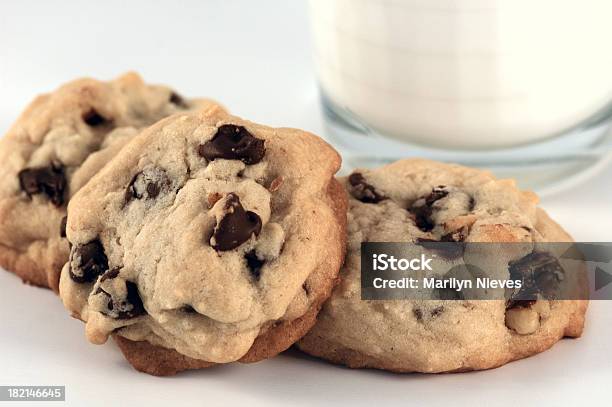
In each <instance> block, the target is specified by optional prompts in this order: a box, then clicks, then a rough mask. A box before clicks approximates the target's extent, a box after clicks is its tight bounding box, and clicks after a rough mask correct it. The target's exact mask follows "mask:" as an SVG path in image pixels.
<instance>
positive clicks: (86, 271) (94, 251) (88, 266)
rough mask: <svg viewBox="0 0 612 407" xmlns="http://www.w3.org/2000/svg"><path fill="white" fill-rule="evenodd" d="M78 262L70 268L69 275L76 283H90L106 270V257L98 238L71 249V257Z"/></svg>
mask: <svg viewBox="0 0 612 407" xmlns="http://www.w3.org/2000/svg"><path fill="white" fill-rule="evenodd" d="M75 256H77V257H78V263H77V264H76V265H74V267H71V268H70V277H71V278H72V280H73V281H74V282H76V283H92V282H94V281H95V280H96V278H98V276H99V275H101V274H103V273H104V272H105V271H106V270H108V259H107V258H106V254H105V253H104V247H103V246H102V243H100V241H99V240H94V241H91V242H89V243H87V244H84V245H82V246H77V247H76V248H74V249H73V251H72V255H71V259H73V258H74V257H75Z"/></svg>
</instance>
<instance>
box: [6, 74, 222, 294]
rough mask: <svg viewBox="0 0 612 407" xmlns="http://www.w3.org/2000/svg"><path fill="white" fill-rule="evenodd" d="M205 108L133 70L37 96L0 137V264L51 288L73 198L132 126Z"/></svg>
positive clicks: (63, 253)
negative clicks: (146, 81) (68, 205)
mask: <svg viewBox="0 0 612 407" xmlns="http://www.w3.org/2000/svg"><path fill="white" fill-rule="evenodd" d="M211 103H213V102H211V101H206V100H187V99H184V98H182V97H181V96H179V94H178V93H176V92H174V91H172V90H171V89H169V88H167V87H165V86H153V85H147V84H145V83H144V82H143V81H142V79H141V78H140V77H139V76H138V75H137V74H135V73H128V74H126V75H123V76H121V77H120V78H118V79H116V80H113V81H109V82H101V81H97V80H94V79H79V80H76V81H73V82H70V83H68V84H65V85H63V86H62V87H60V88H59V89H57V90H56V91H54V92H53V93H49V94H45V95H41V96H39V97H37V98H36V99H35V100H34V101H33V102H32V103H31V104H30V106H28V107H27V108H26V110H25V111H24V112H23V113H22V114H21V116H20V117H19V119H18V120H17V122H16V123H15V124H14V125H13V126H12V127H11V128H10V130H9V131H8V133H7V134H6V135H5V136H4V137H3V138H2V140H0V180H1V181H0V225H1V226H0V265H1V266H2V267H3V268H5V269H7V270H10V271H12V272H14V273H16V274H17V275H18V276H19V277H21V278H22V279H23V280H24V281H25V282H27V283H30V284H34V285H38V286H42V287H51V288H53V289H54V290H56V291H57V288H58V282H59V272H60V270H61V268H62V266H63V265H64V263H66V260H67V259H68V251H69V249H68V242H67V241H66V240H65V239H64V238H63V237H62V236H61V234H62V233H63V218H64V217H65V215H66V205H67V204H68V201H69V200H70V198H71V196H73V195H74V194H75V193H76V191H78V190H79V188H81V187H82V186H83V184H85V183H86V182H87V181H88V180H89V179H90V178H91V177H92V176H93V175H94V174H95V173H96V172H97V171H98V170H99V169H100V168H101V167H102V166H104V165H105V164H106V162H108V161H109V160H110V159H111V158H113V157H114V156H115V155H116V154H117V153H118V151H119V150H120V149H121V147H122V146H123V145H124V144H125V143H126V142H127V141H128V140H129V139H131V138H132V137H133V136H134V135H135V134H136V133H137V130H138V129H140V128H143V127H145V126H148V125H150V124H152V123H154V122H156V121H157V120H159V119H161V118H163V117H166V116H168V115H170V114H173V113H176V112H180V111H184V110H187V109H190V108H191V107H194V106H198V105H200V106H201V105H210V104H211Z"/></svg>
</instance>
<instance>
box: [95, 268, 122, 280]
mask: <svg viewBox="0 0 612 407" xmlns="http://www.w3.org/2000/svg"><path fill="white" fill-rule="evenodd" d="M119 270H120V269H119V268H114V269H112V270H108V271H107V272H106V273H104V274H102V277H100V282H101V283H102V282H104V281H106V280H112V279H113V278H117V277H119Z"/></svg>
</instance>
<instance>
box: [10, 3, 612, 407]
mask: <svg viewBox="0 0 612 407" xmlns="http://www.w3.org/2000/svg"><path fill="white" fill-rule="evenodd" d="M309 46H310V45H309V37H308V15H307V7H306V4H305V3H304V2H303V1H301V0H289V1H286V0H275V1H262V0H258V1H249V0H242V1H237V0H226V1H221V0H219V1H212V0H208V1H195V0H194V1H175V2H170V1H166V2H162V1H126V0H123V1H116V0H113V1H104V2H102V1H100V2H96V3H93V2H86V1H62V2H59V1H38V2H35V1H17V0H14V1H2V2H0V133H4V132H6V130H7V129H8V127H9V126H10V124H11V123H12V122H13V121H14V119H15V118H16V116H17V115H18V114H19V112H20V111H21V110H22V109H23V108H24V107H25V106H26V104H27V103H28V102H29V101H30V100H31V99H32V98H33V97H34V96H35V95H36V94H37V93H40V92H43V91H50V90H52V89H53V88H55V87H57V86H58V85H59V84H61V83H63V82H66V81H68V80H71V79H73V78H75V77H79V76H93V77H96V78H101V79H108V78H112V77H115V76H117V75H119V74H121V73H122V72H124V71H126V70H137V71H138V72H140V73H141V74H142V75H143V77H144V78H145V79H146V80H147V81H149V82H157V83H165V84H168V85H171V86H173V87H174V88H176V89H178V90H179V91H180V92H181V93H183V94H184V95H187V96H210V97H213V98H216V99H218V100H219V101H221V102H222V103H224V104H225V105H226V106H227V107H229V108H230V109H231V111H232V112H234V113H235V114H237V115H240V116H243V117H245V118H249V119H251V120H253V121H256V122H261V123H265V124H269V125H273V126H275V125H277V126H291V127H300V128H304V129H306V130H309V131H312V132H315V133H319V134H321V135H323V136H325V134H324V130H323V125H322V118H321V115H320V111H319V108H318V100H317V90H316V82H315V78H314V74H313V71H312V65H311V60H310V49H309ZM611 74H612V73H611ZM611 179H612V168H607V169H606V170H605V171H603V172H602V173H601V174H599V175H598V176H596V177H595V178H592V179H591V180H589V181H588V182H587V183H585V184H583V185H580V186H577V187H574V188H573V189H571V190H569V191H565V192H562V193H558V194H556V195H553V196H548V197H546V198H545V199H543V202H542V205H543V206H544V207H545V208H546V209H547V210H548V211H549V212H550V214H551V215H552V216H553V217H554V218H555V219H557V220H558V221H559V222H560V223H561V224H563V225H564V226H565V227H566V228H567V229H568V230H569V231H570V233H571V234H573V236H574V237H575V238H576V239H577V240H581V241H610V240H611V239H612V216H611V206H612V188H611V186H612V181H611ZM610 344H612V303H609V302H606V303H605V302H595V303H593V304H592V305H591V307H590V310H589V315H588V323H587V328H586V331H585V334H584V337H583V338H582V339H579V340H565V341H562V342H561V343H559V344H558V345H556V346H555V347H554V348H553V349H552V350H550V351H548V352H545V353H543V354H540V355H538V356H535V357H533V358H530V359H527V360H523V361H519V362H515V363H512V364H509V365H507V366H505V367H502V368H499V369H495V370H492V371H486V372H478V373H468V374H450V375H394V374H389V373H384V372H376V371H351V370H348V369H345V368H341V367H336V366H331V365H328V364H326V363H323V362H320V361H316V360H314V359H310V358H307V357H304V356H302V355H300V354H298V353H297V352H290V353H289V354H287V355H283V356H280V357H278V358H275V359H273V360H268V361H265V362H261V363H258V364H256V365H228V366H222V367H219V368H214V369H208V370H204V371H199V372H192V373H186V374H181V375H179V376H176V377H173V378H155V377H150V376H147V375H144V374H140V373H137V372H135V371H134V370H132V369H131V367H130V366H129V365H128V364H127V363H126V362H125V361H124V360H123V358H122V356H121V355H120V354H119V352H118V350H117V349H116V347H115V346H114V345H113V344H110V343H109V344H107V345H105V346H94V345H90V344H88V343H87V342H86V341H85V338H84V332H83V326H82V324H81V323H80V322H78V321H76V320H72V319H71V318H69V317H68V316H67V314H66V312H65V311H64V309H63V307H62V305H61V303H60V302H59V301H58V299H57V298H56V297H54V296H53V295H52V294H51V292H49V291H47V290H42V289H37V288H30V287H26V286H23V285H22V284H21V282H20V281H19V280H18V279H17V278H16V277H14V276H13V275H10V274H7V273H0V355H1V356H2V358H1V359H0V385H19V384H21V385H43V384H47V385H66V389H67V390H66V392H67V404H70V405H79V406H82V405H112V404H115V405H124V404H126V405H127V404H130V405H138V403H141V402H142V403H145V402H146V403H148V404H150V405H167V404H168V403H171V405H174V404H178V405H180V404H188V405H217V404H220V403H221V402H223V403H225V404H229V405H234V404H241V405H247V406H249V407H251V406H257V405H276V404H291V405H312V404H313V403H315V404H330V405H331V404H334V405H337V404H347V403H351V404H360V403H363V404H370V405H372V404H377V403H381V402H391V401H394V402H396V403H395V404H398V405H399V404H402V405H406V404H416V405H419V404H423V403H427V404H433V405H442V404H446V405H457V404H463V405H483V404H487V405H497V404H499V405H521V404H529V405H531V404H536V403H537V404H539V405H558V404H561V405H566V404H578V403H580V404H585V403H587V404H599V405H604V404H607V405H609V397H608V395H609V394H610V383H612V354H611V352H610ZM0 404H2V403H0ZM43 404H45V403H40V404H37V405H43ZM58 404H61V403H55V404H52V405H58ZM20 405H25V404H20Z"/></svg>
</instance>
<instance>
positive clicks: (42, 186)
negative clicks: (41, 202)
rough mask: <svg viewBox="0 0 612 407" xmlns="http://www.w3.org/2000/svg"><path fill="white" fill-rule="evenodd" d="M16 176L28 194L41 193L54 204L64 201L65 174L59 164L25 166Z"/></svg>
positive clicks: (58, 204) (57, 204)
mask: <svg viewBox="0 0 612 407" xmlns="http://www.w3.org/2000/svg"><path fill="white" fill-rule="evenodd" d="M18 177H19V186H20V187H21V189H22V191H24V192H25V193H26V194H27V195H28V196H32V195H35V194H40V193H43V194H45V195H47V197H48V198H49V200H50V201H51V203H52V204H53V205H55V206H61V205H62V204H63V203H64V191H65V190H66V176H65V174H64V167H63V166H62V165H61V164H51V165H50V166H49V167H36V168H25V169H23V170H21V171H19V174H18Z"/></svg>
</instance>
